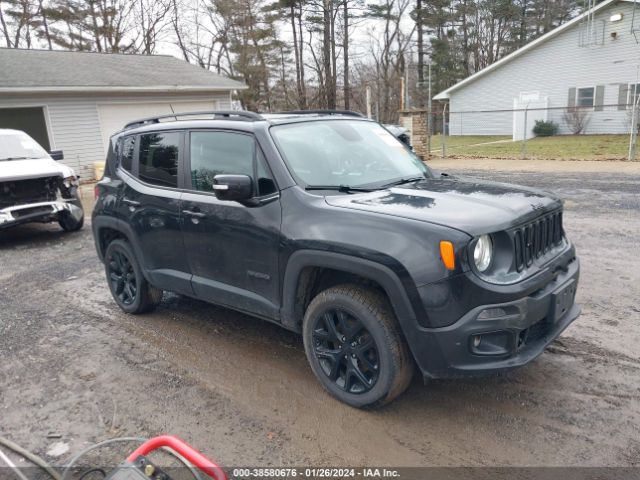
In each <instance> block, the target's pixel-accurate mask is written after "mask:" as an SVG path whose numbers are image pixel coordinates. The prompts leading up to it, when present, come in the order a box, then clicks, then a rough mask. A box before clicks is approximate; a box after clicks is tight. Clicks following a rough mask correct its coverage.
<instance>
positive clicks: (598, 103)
mask: <svg viewBox="0 0 640 480" xmlns="http://www.w3.org/2000/svg"><path fill="white" fill-rule="evenodd" d="M594 105H595V108H594V110H595V111H596V112H601V111H602V110H603V108H604V107H603V105H604V85H598V86H597V87H596V98H595V104H594Z"/></svg>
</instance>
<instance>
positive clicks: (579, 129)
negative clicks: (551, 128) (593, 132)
mask: <svg viewBox="0 0 640 480" xmlns="http://www.w3.org/2000/svg"><path fill="white" fill-rule="evenodd" d="M590 117H591V115H590V112H589V109H588V108H585V107H569V108H567V109H566V110H565V111H564V113H563V120H564V123H565V124H566V125H567V127H568V128H569V130H571V133H573V134H574V135H580V134H581V133H584V132H585V130H586V128H587V125H588V124H589V120H590Z"/></svg>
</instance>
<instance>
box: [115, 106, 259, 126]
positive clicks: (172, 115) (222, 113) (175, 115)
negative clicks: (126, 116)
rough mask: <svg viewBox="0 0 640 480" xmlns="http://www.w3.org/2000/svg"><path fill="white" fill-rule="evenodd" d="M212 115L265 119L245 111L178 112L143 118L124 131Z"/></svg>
mask: <svg viewBox="0 0 640 480" xmlns="http://www.w3.org/2000/svg"><path fill="white" fill-rule="evenodd" d="M207 115H211V116H212V118H211V119H212V120H219V119H226V120H242V121H251V122H253V121H256V120H264V118H263V117H262V116H261V115H260V114H258V113H254V112H247V111H245V110H237V111H236V110H212V111H204V112H184V113H181V112H178V113H168V114H166V115H159V116H156V117H148V118H141V119H139V120H134V121H133V122H129V123H127V124H126V125H125V126H124V128H123V130H127V129H130V128H136V127H141V126H143V125H150V124H153V123H160V120H163V119H167V118H173V120H174V121H176V122H177V121H178V117H203V116H207Z"/></svg>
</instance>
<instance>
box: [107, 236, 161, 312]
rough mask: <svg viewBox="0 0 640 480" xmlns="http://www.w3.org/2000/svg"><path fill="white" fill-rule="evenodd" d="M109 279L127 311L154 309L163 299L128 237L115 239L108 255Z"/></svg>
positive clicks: (108, 250)
mask: <svg viewBox="0 0 640 480" xmlns="http://www.w3.org/2000/svg"><path fill="white" fill-rule="evenodd" d="M104 268H105V273H106V276H107V283H108V284H109V290H111V295H112V296H113V299H114V300H115V302H116V303H117V304H118V306H119V307H120V308H121V309H122V310H123V311H124V312H126V313H132V314H139V313H146V312H150V311H152V310H153V309H154V308H156V307H157V306H158V304H160V301H161V300H162V293H163V292H162V290H160V289H158V288H156V287H153V286H152V285H150V284H149V282H147V280H146V279H145V278H144V275H143V274H142V270H141V268H140V266H139V265H138V262H137V260H136V257H135V255H134V253H133V250H132V249H131V246H130V245H129V243H128V242H126V241H125V240H120V239H118V240H113V241H112V242H111V243H110V244H109V245H108V246H107V250H106V252H105V255H104Z"/></svg>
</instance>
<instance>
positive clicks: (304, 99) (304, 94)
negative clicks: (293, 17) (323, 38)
mask: <svg viewBox="0 0 640 480" xmlns="http://www.w3.org/2000/svg"><path fill="white" fill-rule="evenodd" d="M299 5H300V7H299V8H300V12H299V15H298V36H299V37H300V53H299V54H298V55H299V56H300V85H301V87H302V98H301V99H300V102H301V103H300V108H302V109H303V110H304V109H305V108H307V86H306V85H305V79H304V41H303V39H302V0H300V2H299Z"/></svg>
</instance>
